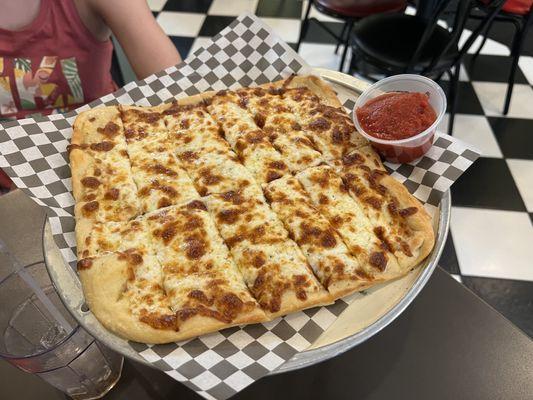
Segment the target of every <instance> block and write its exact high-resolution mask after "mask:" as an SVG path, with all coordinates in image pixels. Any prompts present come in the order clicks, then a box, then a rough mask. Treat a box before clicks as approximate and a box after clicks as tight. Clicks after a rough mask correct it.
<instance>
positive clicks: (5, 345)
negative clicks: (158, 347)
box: [0, 238, 124, 400]
mask: <svg viewBox="0 0 533 400" xmlns="http://www.w3.org/2000/svg"><path fill="white" fill-rule="evenodd" d="M0 358H3V359H5V360H7V361H8V362H9V363H11V364H12V365H14V366H15V367H17V368H20V369H21V370H23V371H26V372H29V373H32V374H35V375H37V376H39V377H40V378H42V379H44V380H45V381H46V382H48V383H49V384H51V385H52V386H54V387H56V388H57V389H59V390H61V391H62V392H64V393H66V394H67V395H68V396H70V398H71V399H73V400H91V399H99V398H101V397H103V396H104V395H105V394H106V393H107V392H108V391H109V390H110V389H111V388H112V387H113V386H114V385H115V383H116V382H117V381H118V380H119V378H120V374H121V371H122V363H123V361H124V358H123V357H122V356H121V355H120V354H117V353H114V352H113V351H111V350H109V349H107V348H106V347H104V346H103V345H101V344H100V343H98V342H97V341H96V340H95V339H94V338H93V337H92V336H90V335H89V334H88V333H87V332H85V331H84V330H83V328H82V327H81V326H80V325H78V324H77V322H76V320H74V318H73V317H72V316H71V315H70V313H69V311H68V310H67V309H66V308H65V306H64V305H63V303H62V302H61V299H60V298H59V295H58V294H57V292H56V291H55V289H54V287H53V285H52V282H51V280H50V277H49V275H48V272H47V270H46V266H45V265H44V262H37V263H32V264H30V265H27V266H22V265H21V264H20V263H19V261H18V259H17V258H15V256H14V253H13V252H11V251H10V250H9V249H8V248H7V245H6V244H5V243H4V242H3V241H2V239H1V238H0ZM0 399H3V397H2V394H1V391H0Z"/></svg>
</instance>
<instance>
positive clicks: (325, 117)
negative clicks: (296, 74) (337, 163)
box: [283, 88, 368, 160]
mask: <svg viewBox="0 0 533 400" xmlns="http://www.w3.org/2000/svg"><path fill="white" fill-rule="evenodd" d="M283 98H284V100H285V102H286V104H287V106H288V107H289V108H290V109H291V110H292V111H293V112H294V114H295V116H296V118H297V121H298V123H299V124H300V125H301V126H302V127H303V130H304V132H305V134H306V135H307V137H308V138H309V139H310V140H312V141H313V143H314V144H315V146H316V147H317V148H318V150H319V151H320V152H321V153H322V155H323V156H324V158H325V159H326V160H331V159H336V158H341V157H342V156H343V155H345V154H347V153H349V152H351V151H353V150H355V149H357V148H358V147H361V146H364V145H366V144H368V142H367V141H366V139H365V138H363V137H362V136H361V135H360V134H359V133H358V132H357V130H356V129H355V126H354V125H353V123H352V121H351V119H350V117H349V116H348V115H347V114H346V112H345V111H344V109H342V108H335V107H331V106H327V105H325V104H322V103H321V102H320V99H319V98H318V97H317V96H315V95H314V94H312V93H311V91H310V90H309V89H307V88H296V89H287V90H286V91H285V92H284V94H283Z"/></svg>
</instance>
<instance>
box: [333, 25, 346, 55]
mask: <svg viewBox="0 0 533 400" xmlns="http://www.w3.org/2000/svg"><path fill="white" fill-rule="evenodd" d="M346 28H348V23H347V22H345V23H344V25H343V27H342V31H341V36H340V37H341V40H338V41H337V46H336V47H335V54H337V53H338V51H339V47H340V45H341V44H342V43H343V42H344V34H345V33H346Z"/></svg>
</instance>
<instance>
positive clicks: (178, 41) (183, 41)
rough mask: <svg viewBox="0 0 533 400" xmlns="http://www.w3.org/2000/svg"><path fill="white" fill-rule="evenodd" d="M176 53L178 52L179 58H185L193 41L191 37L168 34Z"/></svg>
mask: <svg viewBox="0 0 533 400" xmlns="http://www.w3.org/2000/svg"><path fill="white" fill-rule="evenodd" d="M169 38H170V40H172V43H174V46H176V49H178V53H180V56H181V58H183V59H185V58H186V57H187V56H188V55H189V51H190V50H191V47H192V44H193V43H194V38H193V37H181V36H169Z"/></svg>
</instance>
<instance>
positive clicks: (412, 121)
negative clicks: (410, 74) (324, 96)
mask: <svg viewBox="0 0 533 400" xmlns="http://www.w3.org/2000/svg"><path fill="white" fill-rule="evenodd" d="M356 114H357V119H358V121H359V124H360V125H361V128H363V130H364V131H365V132H366V133H367V134H369V135H370V136H374V137H376V138H378V139H383V140H400V139H407V138H410V137H412V136H415V135H418V134H419V133H421V132H423V131H425V130H426V129H427V128H429V127H430V126H431V125H432V124H433V122H435V120H436V119H437V113H436V112H435V110H434V109H433V107H431V104H429V96H428V95H427V94H426V93H419V92H391V93H385V94H382V95H381V96H378V97H375V98H373V99H371V100H369V101H368V102H367V103H366V104H365V105H364V106H362V107H360V108H358V109H357V110H356Z"/></svg>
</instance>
